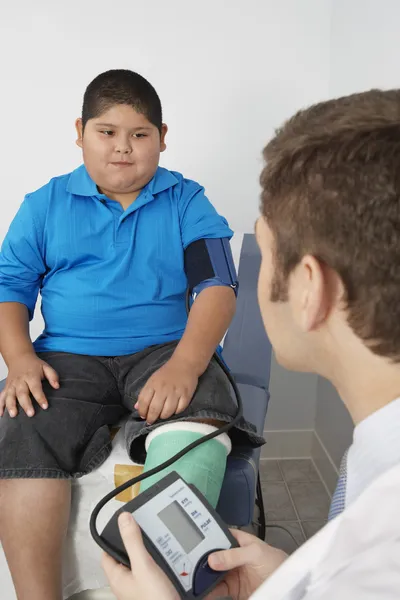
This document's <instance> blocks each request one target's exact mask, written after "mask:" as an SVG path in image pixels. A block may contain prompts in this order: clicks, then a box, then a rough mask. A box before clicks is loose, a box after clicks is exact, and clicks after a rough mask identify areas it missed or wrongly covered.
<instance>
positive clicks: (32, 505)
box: [0, 353, 125, 600]
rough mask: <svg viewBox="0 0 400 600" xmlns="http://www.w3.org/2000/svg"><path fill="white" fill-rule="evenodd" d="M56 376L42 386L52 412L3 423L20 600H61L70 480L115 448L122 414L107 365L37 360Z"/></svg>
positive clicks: (1, 448)
mask: <svg viewBox="0 0 400 600" xmlns="http://www.w3.org/2000/svg"><path fill="white" fill-rule="evenodd" d="M40 357H41V358H43V360H45V361H46V362H48V363H49V364H50V365H51V366H52V367H53V368H54V369H55V370H56V371H57V373H58V374H59V378H60V388H59V389H58V390H54V389H53V388H52V387H51V386H50V385H49V384H48V383H46V382H43V389H44V393H45V394H46V396H47V398H48V401H49V408H48V409H47V410H46V411H44V410H42V409H40V407H39V406H37V405H36V406H35V409H36V414H35V416H34V417H32V418H29V417H27V416H26V414H25V413H24V412H23V411H22V410H20V411H19V413H18V416H17V417H15V418H14V419H11V418H10V417H9V416H8V414H5V415H4V416H3V417H2V418H1V419H0V539H1V540H2V543H3V547H4V551H5V554H6V558H7V561H8V563H9V567H10V570H11V574H12V577H13V581H14V585H15V588H16V590H17V594H18V600H44V599H46V600H60V598H61V597H62V591H61V552H62V543H63V539H64V536H65V532H66V526H67V522H68V514H69V506H70V482H69V480H70V479H71V478H72V477H79V476H80V475H84V474H86V473H89V472H90V471H92V470H93V469H94V468H96V467H97V466H99V465H100V464H101V463H102V462H103V461H104V460H105V459H106V458H107V456H108V454H109V453H110V449H111V444H110V436H109V429H108V425H111V424H115V423H117V422H118V420H119V419H120V418H121V417H122V416H123V414H124V412H125V411H124V409H123V407H122V405H121V401H120V394H119V391H118V388H117V384H116V381H115V378H114V376H113V374H112V372H111V371H110V369H109V368H108V366H107V359H99V358H96V357H88V356H78V355H73V354H66V353H44V354H41V355H40Z"/></svg>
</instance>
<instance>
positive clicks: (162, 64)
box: [0, 0, 331, 429]
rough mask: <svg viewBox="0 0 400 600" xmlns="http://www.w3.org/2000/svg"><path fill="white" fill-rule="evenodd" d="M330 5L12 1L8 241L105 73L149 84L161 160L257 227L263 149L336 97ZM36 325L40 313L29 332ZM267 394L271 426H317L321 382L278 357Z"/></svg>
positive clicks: (243, 224)
mask: <svg viewBox="0 0 400 600" xmlns="http://www.w3.org/2000/svg"><path fill="white" fill-rule="evenodd" d="M330 5H331V0H302V2H298V0H280V1H279V2H277V1H276V0H247V1H246V2H243V0H202V2H194V1H192V0H168V2H166V1H164V0H146V2H143V1H142V0H141V1H138V0H120V2H118V3H116V4H115V5H113V4H110V3H109V2H108V1H106V0H96V1H94V0H84V1H83V0H69V1H68V2H64V3H63V4H62V6H61V4H60V3H57V2H53V1H52V0H36V1H35V2H31V0H21V1H20V2H17V3H15V4H12V3H8V4H7V10H3V11H2V16H1V20H0V55H1V56H2V59H3V60H2V94H1V95H0V107H1V114H2V116H3V119H4V120H3V121H2V136H3V144H1V145H0V163H1V165H2V201H1V204H0V240H1V239H2V238H3V236H4V235H5V233H6V230H7V227H8V225H9V223H10V221H11V219H12V217H13V215H14V214H15V212H16V210H17V208H18V206H19V204H20V202H21V201H22V199H23V196H24V194H25V193H26V192H28V191H32V190H34V189H36V188H37V187H39V186H40V185H42V184H43V183H45V182H46V181H47V180H48V179H49V178H50V177H52V176H54V175H57V174H61V173H65V172H68V171H69V170H72V169H73V168H74V167H75V166H77V165H78V164H79V163H80V154H79V150H78V148H77V147H76V146H75V144H74V141H75V134H74V127H73V124H74V120H75V118H76V117H77V116H79V114H80V108H81V101H82V95H83V92H84V89H85V87H86V85H87V84H88V83H89V81H90V80H91V79H92V78H93V77H95V76H96V75H97V74H98V73H99V72H101V71H104V70H106V69H109V68H130V69H133V70H137V71H139V72H140V73H142V74H143V75H144V76H146V77H148V78H149V79H150V81H151V82H152V83H153V85H154V86H155V87H156V89H157V90H158V92H159V94H160V96H161V99H162V102H163V106H164V116H165V121H166V122H167V123H168V125H169V128H170V133H169V136H168V138H169V139H168V142H169V146H168V150H167V153H166V154H165V155H164V156H163V160H162V163H163V164H164V166H166V167H169V168H173V169H175V170H179V171H182V172H184V173H185V175H186V176H187V177H191V178H194V179H197V180H198V181H200V182H201V183H203V185H205V186H206V188H207V190H208V194H209V197H210V198H211V200H212V201H213V203H214V204H215V206H216V207H217V209H218V210H219V211H220V212H222V213H223V214H225V215H226V216H227V217H228V219H229V221H230V223H231V225H232V227H233V228H234V229H236V230H238V231H242V232H243V231H244V232H246V231H252V228H253V223H254V220H255V219H256V217H257V212H258V195H259V187H258V177H259V173H260V168H261V150H262V147H263V146H264V144H265V143H266V141H267V140H268V138H269V137H270V136H271V134H272V133H273V129H274V128H275V127H276V126H277V125H279V124H280V123H281V122H282V121H283V120H284V119H285V118H287V117H288V116H290V115H291V114H292V113H293V112H294V111H295V110H297V109H298V108H299V107H301V106H304V105H306V104H309V103H311V102H316V101H318V100H320V99H321V98H322V97H326V96H327V94H328V75H329V73H328V69H327V65H328V63H329V29H330ZM113 6H114V7H115V8H112V7H113ZM40 329H41V320H40V317H36V318H35V320H34V322H33V327H32V337H36V335H37V334H38V333H39V332H40ZM4 375H5V368H4V365H2V364H1V363H0V378H1V377H2V376H4ZM271 389H272V391H273V396H272V401H271V421H270V422H271V427H274V428H275V427H276V428H284V429H287V428H290V427H293V428H297V429H302V428H305V429H310V428H312V426H313V414H314V411H315V403H316V392H315V390H316V379H315V378H314V377H312V376H304V375H303V376H301V375H296V374H292V373H289V374H288V373H287V372H285V371H283V370H282V369H280V368H279V367H278V366H277V365H276V364H275V363H274V364H273V368H272V374H271ZM299 390H300V393H299Z"/></svg>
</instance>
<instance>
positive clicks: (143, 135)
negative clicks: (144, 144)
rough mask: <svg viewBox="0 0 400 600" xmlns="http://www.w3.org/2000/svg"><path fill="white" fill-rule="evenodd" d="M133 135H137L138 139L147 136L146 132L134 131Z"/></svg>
mask: <svg viewBox="0 0 400 600" xmlns="http://www.w3.org/2000/svg"><path fill="white" fill-rule="evenodd" d="M133 137H135V138H137V139H141V138H144V137H146V134H145V133H134V134H133Z"/></svg>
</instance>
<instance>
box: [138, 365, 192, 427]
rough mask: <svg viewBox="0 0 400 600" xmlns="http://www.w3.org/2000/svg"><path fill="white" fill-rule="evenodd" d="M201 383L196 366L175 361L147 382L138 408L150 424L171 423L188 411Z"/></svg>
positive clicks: (140, 396)
mask: <svg viewBox="0 0 400 600" xmlns="http://www.w3.org/2000/svg"><path fill="white" fill-rule="evenodd" d="M198 381H199V378H198V376H197V373H196V372H195V370H194V368H193V365H191V364H189V363H188V362H185V361H182V360H181V359H178V358H176V357H172V358H170V359H169V361H168V362H166V363H165V365H163V366H162V367H161V368H160V369H158V371H156V372H155V373H153V375H152V376H151V377H150V379H149V380H148V381H147V383H146V385H145V386H144V388H143V389H142V391H141V392H140V394H139V399H138V401H137V403H136V404H135V408H136V409H137V410H138V412H139V415H140V416H141V417H142V418H143V419H146V421H147V423H149V424H152V423H154V422H155V421H157V419H168V418H169V417H171V416H172V415H173V414H175V413H180V412H182V411H184V410H185V408H187V406H188V405H189V403H190V401H191V399H192V398H193V394H194V393H195V391H196V388H197V384H198Z"/></svg>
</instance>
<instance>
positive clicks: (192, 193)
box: [179, 180, 233, 249]
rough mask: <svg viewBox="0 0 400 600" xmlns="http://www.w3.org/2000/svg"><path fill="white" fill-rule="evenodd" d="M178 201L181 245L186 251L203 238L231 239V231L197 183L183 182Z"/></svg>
mask: <svg viewBox="0 0 400 600" xmlns="http://www.w3.org/2000/svg"><path fill="white" fill-rule="evenodd" d="M180 193H181V197H180V199H179V208H180V225H181V235H182V243H183V247H184V249H186V248H187V247H188V246H189V245H190V244H191V243H192V242H195V241H197V240H200V239H204V238H228V239H231V237H232V236H233V231H232V230H231V229H230V228H229V225H228V222H227V220H226V219H225V218H224V217H222V216H221V215H219V214H218V213H217V211H216V210H215V208H214V206H213V205H212V204H211V202H210V201H209V199H208V198H207V196H206V195H205V193H204V188H203V187H201V186H200V185H199V184H198V183H195V182H194V181H189V180H183V182H182V187H181V190H180Z"/></svg>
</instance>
